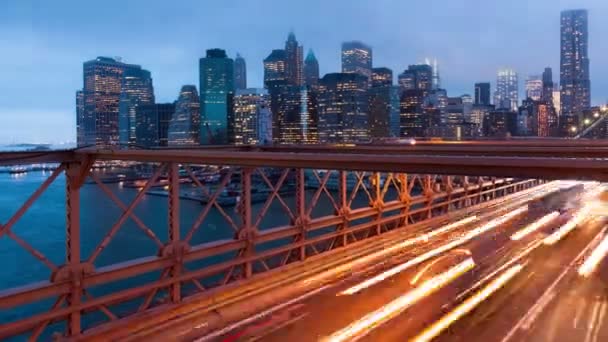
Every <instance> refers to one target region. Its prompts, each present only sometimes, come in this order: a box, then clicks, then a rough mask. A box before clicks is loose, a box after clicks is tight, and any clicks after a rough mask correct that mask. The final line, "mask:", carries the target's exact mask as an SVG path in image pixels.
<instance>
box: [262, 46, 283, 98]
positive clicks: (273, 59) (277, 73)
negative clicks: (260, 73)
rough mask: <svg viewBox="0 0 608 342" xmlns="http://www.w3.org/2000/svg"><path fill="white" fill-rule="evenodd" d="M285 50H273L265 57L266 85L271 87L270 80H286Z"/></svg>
mask: <svg viewBox="0 0 608 342" xmlns="http://www.w3.org/2000/svg"><path fill="white" fill-rule="evenodd" d="M285 59H286V56H285V50H280V49H277V50H272V52H271V53H270V55H268V57H266V58H265V59H264V86H265V87H266V88H269V82H272V81H285V83H287V76H286V74H285Z"/></svg>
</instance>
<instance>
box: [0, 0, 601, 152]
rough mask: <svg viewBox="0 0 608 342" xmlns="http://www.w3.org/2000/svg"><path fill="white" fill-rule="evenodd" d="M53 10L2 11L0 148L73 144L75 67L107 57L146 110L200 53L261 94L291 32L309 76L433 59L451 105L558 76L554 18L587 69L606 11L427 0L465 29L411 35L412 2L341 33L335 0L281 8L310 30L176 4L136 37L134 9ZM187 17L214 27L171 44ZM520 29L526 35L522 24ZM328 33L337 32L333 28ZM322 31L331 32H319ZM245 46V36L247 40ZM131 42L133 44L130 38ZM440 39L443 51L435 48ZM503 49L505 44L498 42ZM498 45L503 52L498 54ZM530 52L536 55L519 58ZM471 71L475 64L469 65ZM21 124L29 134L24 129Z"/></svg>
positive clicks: (358, 7) (154, 11)
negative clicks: (577, 39)
mask: <svg viewBox="0 0 608 342" xmlns="http://www.w3.org/2000/svg"><path fill="white" fill-rule="evenodd" d="M63 3H65V4H66V5H65V6H56V8H55V7H53V6H48V7H47V6H45V5H44V4H43V5H37V6H34V5H33V4H29V7H28V2H15V3H14V5H13V4H9V5H8V6H7V8H6V11H4V12H3V14H0V18H1V19H2V20H1V21H2V23H1V24H0V38H1V39H2V41H4V42H5V44H6V46H7V47H8V50H7V53H6V56H7V57H6V61H5V62H6V63H0V73H1V74H2V75H3V77H2V78H3V80H5V81H6V82H2V85H1V86H0V91H3V94H5V96H3V100H0V116H6V115H10V117H11V119H10V120H8V122H7V123H6V125H3V127H2V128H1V129H0V131H1V132H2V135H1V137H2V138H1V140H0V143H10V142H24V141H32V142H59V141H74V140H75V138H76V137H75V135H76V134H75V132H76V129H75V122H74V116H75V106H74V94H75V91H76V90H78V89H80V88H81V80H82V69H81V66H82V62H83V61H86V60H90V59H93V58H96V57H97V56H114V55H119V56H122V57H123V61H124V62H125V63H133V64H138V65H141V66H142V67H143V68H145V69H146V70H149V71H150V72H151V73H152V78H153V79H154V88H155V96H156V98H157V100H158V102H173V101H175V100H176V99H177V97H178V95H179V91H180V89H181V86H182V85H185V84H198V82H197V79H198V72H197V61H198V59H199V58H201V57H203V56H204V51H205V50H206V49H210V48H216V47H217V48H223V49H226V50H227V53H228V57H230V58H234V57H235V56H236V53H237V52H240V53H241V55H242V56H243V57H244V58H245V60H246V61H247V65H248V74H247V76H248V86H250V87H261V86H262V75H263V68H262V60H263V58H264V57H266V56H267V55H268V54H269V53H270V51H271V50H272V49H273V48H276V47H280V46H281V45H282V43H283V42H284V40H285V36H286V34H287V32H289V31H290V30H291V29H293V31H294V32H295V34H296V36H297V38H298V41H299V42H300V44H302V45H303V46H304V48H305V49H306V50H308V49H309V48H312V49H313V51H314V52H315V55H316V56H317V59H318V61H319V66H320V71H321V72H320V76H321V77H322V76H323V75H325V74H327V73H331V72H338V71H339V70H340V63H341V60H340V45H341V43H342V42H344V41H349V40H360V41H362V42H364V43H365V44H367V45H370V46H371V47H372V49H373V51H374V52H373V54H374V63H373V67H389V68H391V69H392V70H393V72H394V73H395V74H399V73H401V72H403V70H404V69H406V68H407V66H408V65H410V64H415V63H420V62H422V61H424V58H425V57H433V58H437V59H438V61H439V64H440V68H441V76H442V81H443V84H444V86H443V87H444V88H446V89H447V90H448V92H449V94H450V95H451V96H455V95H461V94H465V93H467V94H473V92H474V83H476V82H485V81H490V82H491V83H492V89H493V90H494V89H495V86H496V85H495V73H496V70H497V69H498V68H500V67H502V66H508V67H511V68H513V69H514V70H515V71H516V72H518V74H519V75H520V94H521V93H522V90H521V89H522V88H523V87H522V83H521V82H523V81H522V79H525V78H526V77H527V76H528V75H529V74H539V73H540V72H542V70H543V69H544V67H545V66H551V67H552V68H553V69H554V70H558V69H559V13H560V12H561V10H565V9H570V8H586V9H588V10H589V17H590V20H589V24H590V26H589V35H590V44H589V49H590V53H589V55H590V58H591V60H598V61H599V60H601V58H600V56H601V53H598V52H600V51H601V49H602V47H601V43H600V42H599V41H598V38H595V37H600V36H601V35H600V34H597V33H599V32H601V28H603V27H604V26H603V25H604V24H602V21H601V20H599V19H598V20H593V19H594V18H601V17H602V16H603V14H604V13H608V6H607V5H606V4H603V3H602V2H601V1H559V2H555V1H551V2H548V1H539V2H535V3H534V4H527V2H523V1H513V2H511V3H510V4H484V3H482V2H479V1H475V3H476V9H477V11H476V12H474V13H472V14H471V13H464V12H465V11H464V9H459V8H454V7H452V6H451V5H450V3H449V2H447V1H432V2H431V3H430V4H426V7H427V8H426V9H431V10H432V11H433V13H434V15H435V16H437V17H441V16H452V17H454V18H455V19H456V18H461V17H462V16H468V17H469V18H470V19H475V20H476V21H475V23H474V24H465V23H462V20H461V19H459V21H458V22H459V24H458V25H454V22H453V21H449V20H448V23H447V24H446V23H442V21H441V20H440V21H438V26H437V27H436V28H435V29H434V30H430V31H424V30H421V29H416V27H418V26H417V25H414V24H415V22H416V20H420V19H417V17H416V15H415V13H416V12H417V11H422V10H423V6H419V5H417V4H408V5H407V6H406V5H404V4H400V3H392V2H388V1H387V3H386V4H385V6H378V5H377V4H376V5H374V4H373V3H365V4H363V3H358V4H352V6H350V8H349V9H348V10H344V13H343V14H344V15H342V14H341V16H340V17H341V20H345V21H348V22H352V24H348V25H338V22H336V21H335V20H336V18H335V16H332V15H331V13H332V11H334V12H335V11H337V10H340V9H342V5H343V3H342V2H340V1H338V2H336V3H331V4H324V6H321V2H319V3H314V1H313V4H307V6H306V8H304V6H299V5H296V4H294V5H293V6H291V7H290V8H289V10H292V11H294V12H297V13H299V14H306V13H309V12H310V13H312V12H315V11H322V14H323V15H320V16H319V20H317V21H316V22H315V23H314V24H311V23H310V22H307V21H306V20H304V18H300V17H306V15H298V16H295V17H294V18H290V19H291V20H287V19H285V18H283V17H282V16H281V15H283V14H285V13H286V12H285V11H286V9H279V8H277V7H276V6H273V2H272V1H270V2H265V3H264V4H260V3H254V4H245V5H243V6H240V7H239V8H237V9H234V8H229V7H228V6H222V5H218V4H205V6H195V5H194V3H192V4H184V6H186V7H192V8H191V9H192V11H190V12H189V13H188V14H187V15H186V14H183V13H182V14H183V15H185V16H187V18H185V19H187V20H183V22H184V23H185V24H184V25H182V26H180V27H178V28H175V29H173V30H168V31H169V32H165V33H162V32H160V31H157V30H156V29H155V30H153V27H152V26H153V25H154V24H153V21H154V20H152V19H150V20H151V21H150V22H148V21H145V22H143V23H142V24H141V25H140V27H139V26H138V27H132V26H130V25H128V24H129V22H128V20H129V14H130V13H131V14H132V13H133V11H135V10H136V8H137V7H138V6H137V4H132V3H130V4H128V5H127V6H125V7H124V10H123V11H121V13H118V14H116V17H112V19H111V21H108V16H107V15H106V16H105V17H104V15H103V14H104V13H105V14H109V13H110V12H111V9H112V8H113V6H111V4H108V5H107V6H104V7H103V8H99V12H100V15H99V16H98V17H99V18H98V17H95V18H88V17H78V14H84V13H87V12H86V10H87V6H86V5H84V4H80V3H76V2H70V1H65V2H62V4H63ZM547 6H548V7H547ZM149 7H150V9H149V10H150V11H151V16H152V18H155V17H156V16H161V13H162V14H163V15H164V14H165V13H164V12H167V8H166V7H168V5H155V4H150V6H149ZM404 7H407V8H408V9H410V10H412V12H414V13H413V14H404V11H399V9H401V8H404ZM269 10H271V11H273V12H272V13H274V14H277V15H276V16H273V20H270V21H269V22H264V23H259V22H258V24H259V26H260V27H259V28H255V27H254V29H252V30H247V32H245V31H242V30H240V31H239V30H237V29H235V28H234V27H233V26H234V25H230V23H226V24H223V23H221V22H220V21H217V19H214V18H213V16H211V15H209V14H205V13H206V12H214V11H215V13H216V14H221V15H217V17H222V16H227V15H233V16H235V17H239V18H241V17H242V16H244V15H245V13H257V12H264V11H269ZM163 11H164V12H163ZM230 11H233V12H230ZM505 11H506V12H505ZM509 11H511V13H513V14H514V15H518V16H519V17H517V19H518V20H514V21H513V22H507V23H505V20H506V18H507V17H509V16H508V15H504V16H503V15H502V13H509ZM123 12H124V13H123ZM406 12H407V11H406ZM486 12H487V13H486ZM112 13H113V12H112ZM325 13H326V14H325ZM370 13H373V14H375V16H374V17H373V18H374V19H373V21H372V24H373V25H370V26H373V27H374V29H372V30H369V29H361V28H358V27H357V25H356V21H357V20H361V19H362V18H364V17H365V16H366V15H369V14H370ZM397 13H398V14H399V16H403V17H404V18H403V19H409V20H410V22H411V23H412V24H413V25H400V20H399V19H400V17H399V16H398V15H396V14H397ZM418 13H422V12H418ZM427 13H429V12H427ZM75 15H76V17H75V18H74V20H71V21H70V22H69V23H66V22H64V21H65V20H64V19H65V18H66V17H65V16H75ZM459 16H460V17H459ZM5 17H6V18H5ZM253 17H255V16H253ZM405 17H407V18H405ZM511 17H513V16H511ZM27 18H31V21H30V22H28V20H27ZM104 18H105V19H104ZM196 18H199V19H201V20H203V19H204V21H205V22H206V23H209V24H210V25H204V26H207V27H214V26H213V25H211V23H216V24H217V25H218V26H217V27H214V31H213V32H214V34H213V35H209V34H208V32H210V31H209V30H204V29H202V28H199V29H195V30H192V31H193V32H192V33H190V34H185V35H184V37H181V38H180V39H176V38H175V37H174V36H175V34H176V32H182V33H183V32H186V31H187V30H189V29H192V28H193V27H197V25H196V22H195V19H196ZM24 19H25V20H24ZM157 19H158V18H157ZM181 19H183V18H181V17H171V16H169V17H168V18H167V20H168V22H169V23H170V22H172V21H179V20H181ZM101 20H105V22H109V23H112V24H113V25H112V26H114V28H113V29H112V31H111V32H116V31H118V32H121V34H122V35H115V34H109V35H108V36H107V37H104V35H102V34H101V33H102V32H103V31H104V30H103V29H104V27H103V25H102V24H103V23H104V22H103V21H101ZM250 21H251V22H254V21H253V20H251V19H247V21H246V23H248V22H250ZM465 21H466V20H465ZM532 21H533V23H534V25H530V24H531V23H532ZM34 23H35V24H34ZM246 23H243V26H246ZM505 25H506V27H505ZM169 26H170V25H169ZM198 26H200V25H198ZM339 26H340V27H339ZM444 26H445V27H444ZM127 27H128V28H129V30H122V31H121V28H123V29H124V28H127ZM338 27H339V29H335V28H338ZM332 28H334V30H331V29H332ZM145 30H153V31H152V32H154V33H157V34H156V36H154V39H151V38H149V37H142V32H143V31H145ZM249 31H251V32H249ZM488 32H489V33H488ZM594 32H595V33H594ZM203 33H207V34H203ZM524 34H525V35H526V39H525V42H523V43H522V42H520V41H518V38H520V36H521V35H524ZM87 35H88V36H91V37H95V38H96V39H92V40H91V42H88V41H85V40H83V37H87ZM253 36H255V37H256V38H255V39H251V40H252V42H248V40H250V39H249V38H250V37H253ZM490 36H491V37H490ZM136 37H137V38H138V39H135V38H136ZM239 37H240V38H239ZM248 37H249V38H248ZM446 37H448V38H450V39H447V40H449V41H452V42H453V43H451V44H444V42H445V41H446V39H445V38H446ZM471 38H477V39H471ZM594 38H595V39H594ZM494 40H497V41H498V42H496V41H494ZM475 41H477V42H478V44H477V45H476V44H471V45H466V44H464V43H465V42H469V43H470V42H475ZM504 41H508V42H509V44H502V45H501V44H499V43H500V42H504ZM594 42H595V44H594ZM452 44H453V45H452ZM3 45H4V44H3ZM505 46H508V47H509V50H513V52H510V53H505ZM533 46H536V47H539V48H538V49H531V47H533ZM501 49H502V50H501ZM28 53H29V55H28ZM24 54H25V55H24ZM594 56H595V58H594ZM24 57H25V58H24ZM480 61H483V62H484V63H483V64H480V63H479V62H480ZM43 62H44V63H43ZM49 66H50V67H49ZM603 68H604V66H602V65H601V64H600V63H595V64H593V65H592V67H591V83H592V84H593V86H592V91H593V93H592V103H598V102H600V101H604V100H605V98H606V96H604V95H602V94H604V93H606V90H607V89H608V81H605V80H604V79H606V77H604V76H603V75H604V74H607V73H608V70H606V69H603ZM34 76H35V77H36V78H34ZM556 79H557V80H559V79H558V78H556ZM34 80H36V82H34ZM395 81H396V80H395ZM32 92H33V93H36V94H37V97H36V101H33V100H31V99H30V98H29V97H28V96H27V95H26V94H31V93H32ZM29 96H31V95H29ZM520 97H521V96H520ZM31 122H37V123H38V122H39V123H41V124H40V126H36V125H32V124H31Z"/></svg>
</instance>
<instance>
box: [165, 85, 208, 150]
mask: <svg viewBox="0 0 608 342" xmlns="http://www.w3.org/2000/svg"><path fill="white" fill-rule="evenodd" d="M200 106H201V104H200V99H199V97H198V90H197V89H196V86H194V85H185V86H183V87H182V89H181V91H180V92H179V97H178V99H177V102H176V103H175V114H173V117H172V118H171V122H170V123H169V138H168V139H169V141H168V144H169V146H195V145H199V144H200V130H201V116H200V115H201V114H200Z"/></svg>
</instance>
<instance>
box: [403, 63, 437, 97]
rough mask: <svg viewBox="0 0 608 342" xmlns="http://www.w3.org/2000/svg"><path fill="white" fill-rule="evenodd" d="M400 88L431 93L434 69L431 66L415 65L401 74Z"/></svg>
mask: <svg viewBox="0 0 608 342" xmlns="http://www.w3.org/2000/svg"><path fill="white" fill-rule="evenodd" d="M399 86H401V89H402V90H404V91H406V90H422V91H424V92H429V91H430V90H431V89H432V88H433V67H432V66H430V65H429V64H415V65H410V66H408V68H407V70H405V71H404V72H403V73H401V74H399Z"/></svg>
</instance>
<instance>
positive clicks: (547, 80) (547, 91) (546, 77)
mask: <svg viewBox="0 0 608 342" xmlns="http://www.w3.org/2000/svg"><path fill="white" fill-rule="evenodd" d="M542 80H543V91H542V96H541V99H542V101H544V102H547V103H548V102H553V89H554V88H555V85H554V84H553V71H552V70H551V68H549V67H547V68H545V71H543V78H542Z"/></svg>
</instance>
